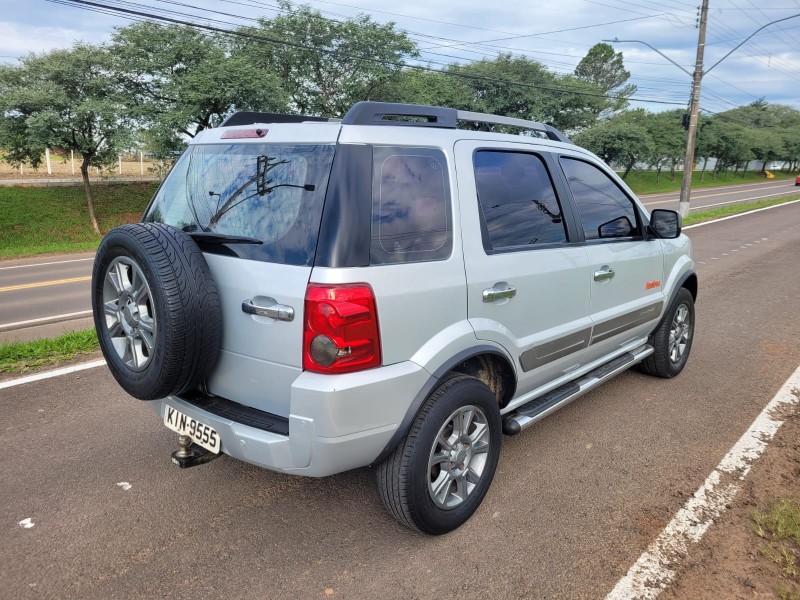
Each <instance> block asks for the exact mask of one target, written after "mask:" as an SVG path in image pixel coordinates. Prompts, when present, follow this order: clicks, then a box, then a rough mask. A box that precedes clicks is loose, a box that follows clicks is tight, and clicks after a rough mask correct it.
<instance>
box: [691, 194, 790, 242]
mask: <svg viewBox="0 0 800 600" xmlns="http://www.w3.org/2000/svg"><path fill="white" fill-rule="evenodd" d="M798 202H800V200H791V201H789V202H784V203H782V204H773V205H772V206H766V207H764V208H757V209H755V210H748V211H747V212H743V213H739V214H738V215H731V216H729V217H720V218H719V219H714V220H713V221H704V222H703V223H697V224H695V225H689V226H688V227H683V229H684V230H686V229H694V228H695V227H705V226H706V225H711V224H712V223H719V222H720V221H727V220H728V219H738V218H739V217H746V216H747V215H752V214H753V213H757V212H761V211H762V210H772V209H773V208H780V207H781V206H789V205H790V204H797V203H798ZM761 239H762V240H766V239H767V238H761Z"/></svg>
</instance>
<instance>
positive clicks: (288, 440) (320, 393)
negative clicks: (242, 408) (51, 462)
mask: <svg viewBox="0 0 800 600" xmlns="http://www.w3.org/2000/svg"><path fill="white" fill-rule="evenodd" d="M429 377H430V375H429V373H428V372H427V371H425V370H424V369H423V368H422V367H420V366H419V365H417V364H416V363H413V362H410V361H407V362H402V363H398V364H394V365H389V366H386V367H380V368H377V369H370V370H368V371H362V372H359V373H349V374H346V375H320V374H316V373H308V372H304V373H302V374H301V375H300V377H298V378H297V380H295V382H294V383H293V384H292V391H291V402H290V413H289V417H288V421H289V434H288V435H282V434H280V433H275V432H272V431H264V430H263V429H259V428H257V427H253V426H250V425H246V424H244V423H241V422H237V421H235V420H231V419H230V418H225V417H223V416H219V415H217V414H214V413H212V412H209V411H208V410H203V409H202V408H200V407H198V406H196V405H195V404H192V403H191V402H188V401H186V400H184V399H181V398H179V397H175V396H170V397H168V398H165V399H163V400H157V401H154V402H152V403H151V406H152V408H153V409H154V410H155V411H156V412H157V413H158V414H159V415H160V416H161V419H162V420H163V419H164V414H165V412H166V407H167V406H171V407H173V408H175V409H177V410H179V411H180V412H182V413H184V414H186V415H189V416H190V417H192V418H194V419H196V420H197V421H200V422H201V423H205V424H206V425H210V426H211V427H213V428H214V429H215V430H216V431H217V433H218V434H219V436H220V438H221V440H222V452H224V453H225V454H228V455H230V456H232V457H233V458H237V459H239V460H242V461H245V462H248V463H251V464H254V465H257V466H259V467H264V468H267V469H271V470H274V471H282V472H285V473H292V474H295V475H305V476H308V477H324V476H326V475H333V474H334V473H340V472H342V471H347V470H349V469H355V468H358V467H363V466H366V465H369V464H370V463H372V461H373V460H375V458H376V457H377V456H378V455H379V454H380V453H381V451H382V450H383V449H384V447H385V446H386V445H387V444H388V443H389V441H390V439H391V438H392V435H393V434H394V432H395V430H396V429H397V427H398V426H399V424H400V423H401V422H402V420H403V417H404V416H405V414H406V412H407V411H408V409H409V407H410V406H411V404H412V402H413V400H414V398H415V396H416V395H417V393H418V392H419V390H421V389H422V388H423V386H424V385H425V383H426V382H427V381H428V379H429Z"/></svg>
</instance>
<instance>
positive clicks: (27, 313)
mask: <svg viewBox="0 0 800 600" xmlns="http://www.w3.org/2000/svg"><path fill="white" fill-rule="evenodd" d="M794 192H800V188H798V187H795V186H794V183H793V181H765V182H763V183H757V184H747V185H742V186H728V187H723V188H709V189H703V190H695V191H694V192H693V195H692V210H699V209H702V208H709V207H715V206H723V205H727V204H732V203H739V202H748V201H754V200H757V199H761V198H776V197H779V196H786V195H788V194H791V193H794ZM678 196H679V195H678V194H677V193H669V194H655V195H650V196H642V201H643V202H644V203H645V205H646V206H647V207H648V208H649V209H651V210H652V209H654V208H670V209H677V207H678ZM93 256H94V255H93V254H91V253H89V254H80V255H78V254H68V255H61V256H52V257H47V258H42V257H38V258H32V259H24V260H16V261H0V341H6V340H11V339H35V338H37V337H48V336H52V335H57V334H59V333H61V331H62V330H64V329H82V328H85V327H89V326H91V320H90V319H89V318H88V317H87V315H88V314H89V309H90V308H91V306H90V301H89V289H90V285H89V281H90V277H91V273H92V258H93ZM65 315H66V316H65ZM53 323H57V324H60V325H53Z"/></svg>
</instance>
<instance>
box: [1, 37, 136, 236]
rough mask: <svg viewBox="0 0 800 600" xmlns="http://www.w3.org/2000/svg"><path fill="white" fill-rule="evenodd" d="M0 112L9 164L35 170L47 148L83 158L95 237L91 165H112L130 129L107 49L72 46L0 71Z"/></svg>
mask: <svg viewBox="0 0 800 600" xmlns="http://www.w3.org/2000/svg"><path fill="white" fill-rule="evenodd" d="M0 114H1V115H2V118H0V147H2V148H4V149H5V151H6V157H5V158H6V160H7V161H9V162H11V163H12V164H19V163H21V162H23V161H26V162H29V163H31V164H33V165H34V166H37V165H38V164H39V163H40V162H41V157H42V155H43V154H44V150H45V148H61V149H64V150H72V151H74V152H75V153H76V154H78V155H79V156H80V157H81V159H82V160H81V167H80V169H81V175H82V177H83V182H84V189H85V191H86V200H87V205H88V209H89V218H90V220H91V223H92V227H93V228H94V230H95V231H96V232H98V233H99V232H100V229H99V226H98V224H97V219H96V217H95V214H94V203H93V202H92V194H91V188H90V186H89V167H90V166H94V167H103V166H105V165H107V164H109V163H112V162H114V161H115V160H116V159H117V155H118V154H119V152H121V151H122V150H123V149H124V148H125V147H126V145H127V143H128V142H129V140H130V139H131V125H132V121H131V117H130V113H129V111H128V108H127V96H126V95H125V94H124V93H123V90H122V88H121V86H120V84H119V78H118V77H117V75H116V73H115V72H114V69H113V61H112V59H111V55H110V53H109V52H108V50H106V49H105V48H103V47H98V46H91V45H88V44H76V45H75V46H73V47H72V48H71V49H69V50H53V51H51V52H48V53H46V54H40V55H35V54H30V55H28V56H26V57H24V58H23V59H22V60H21V64H20V65H19V66H15V67H8V66H4V67H0Z"/></svg>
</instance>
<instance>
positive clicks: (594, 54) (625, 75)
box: [575, 43, 636, 110]
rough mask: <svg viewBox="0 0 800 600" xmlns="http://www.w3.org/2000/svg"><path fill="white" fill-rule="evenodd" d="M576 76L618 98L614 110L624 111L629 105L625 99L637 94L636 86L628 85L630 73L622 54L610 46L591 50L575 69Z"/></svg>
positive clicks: (596, 47)
mask: <svg viewBox="0 0 800 600" xmlns="http://www.w3.org/2000/svg"><path fill="white" fill-rule="evenodd" d="M575 76H576V77H577V78H578V79H580V80H582V81H587V82H589V83H592V84H594V85H596V86H597V87H598V88H599V89H600V90H601V91H603V92H605V93H607V94H609V95H613V96H617V97H618V99H617V100H615V101H614V103H613V105H612V106H611V108H612V110H622V109H623V108H625V107H626V106H627V105H628V101H627V100H626V99H625V98H628V97H629V96H632V95H633V94H634V93H636V86H635V85H633V84H630V83H627V81H628V79H630V76H631V74H630V71H628V70H627V69H625V64H624V62H623V58H622V52H614V48H613V47H612V46H611V45H610V44H605V43H599V44H595V45H594V46H592V47H591V48H590V49H589V52H587V53H586V56H584V57H583V58H582V59H581V62H579V63H578V66H577V67H575Z"/></svg>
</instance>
